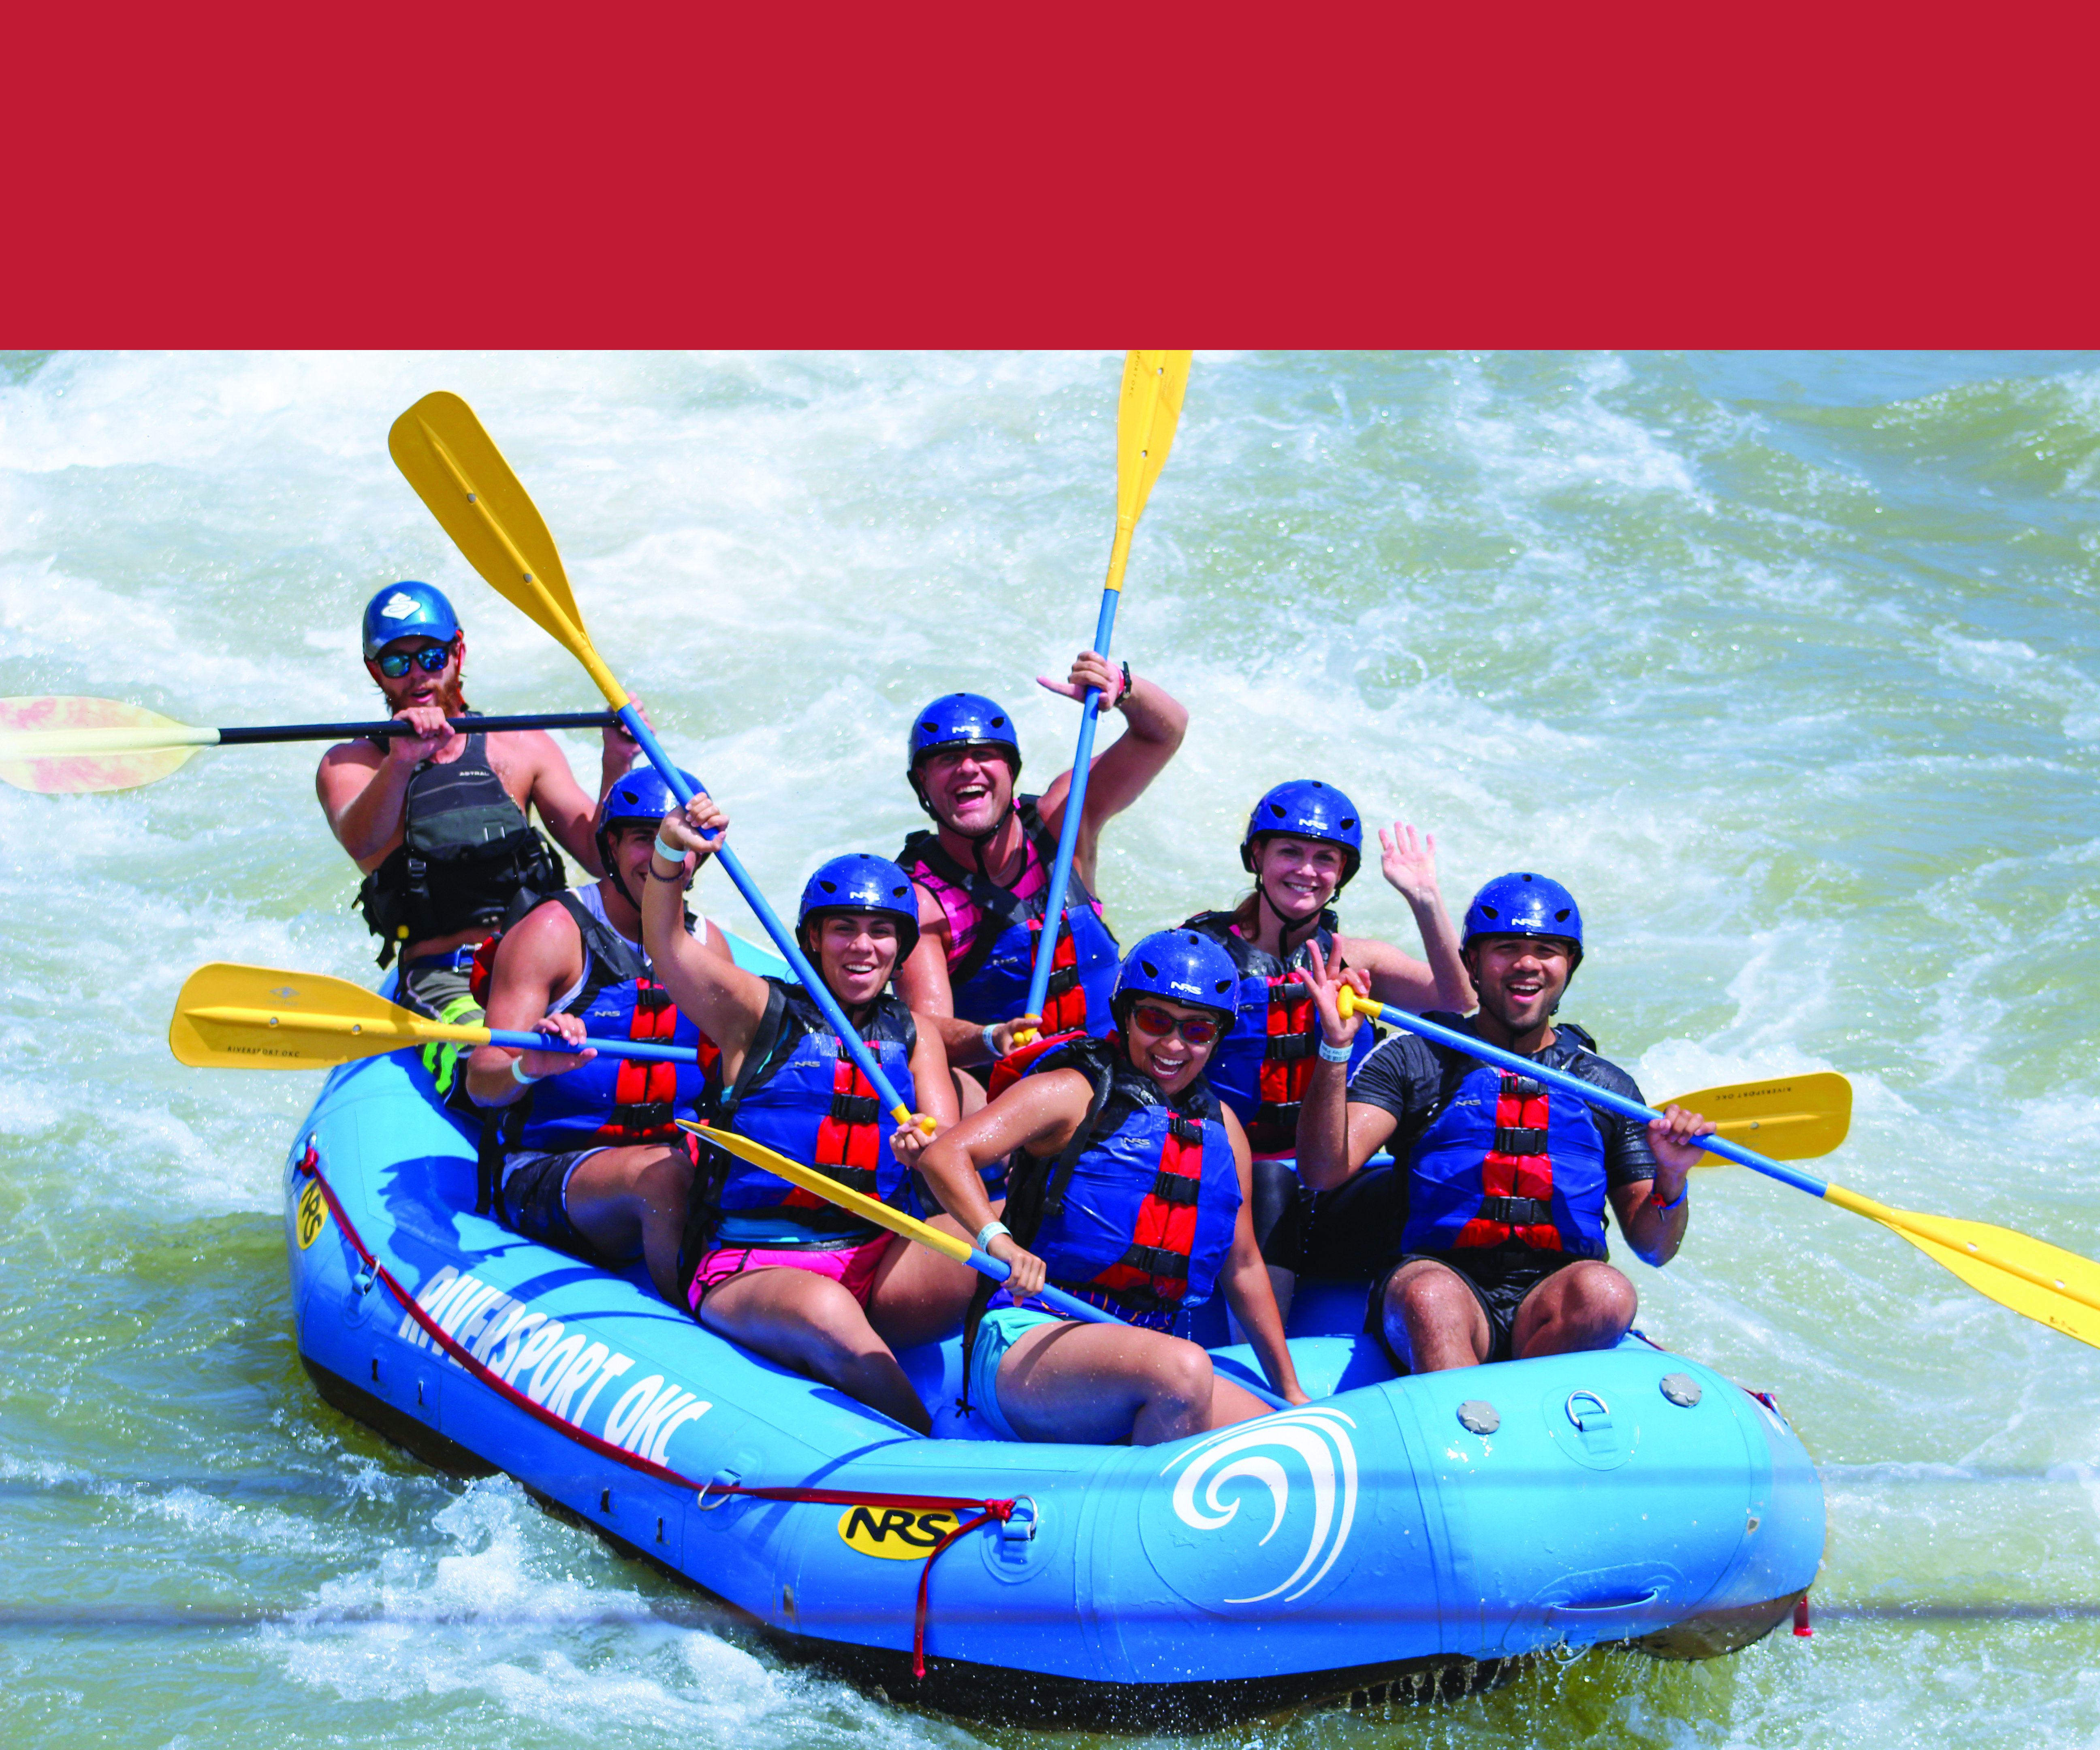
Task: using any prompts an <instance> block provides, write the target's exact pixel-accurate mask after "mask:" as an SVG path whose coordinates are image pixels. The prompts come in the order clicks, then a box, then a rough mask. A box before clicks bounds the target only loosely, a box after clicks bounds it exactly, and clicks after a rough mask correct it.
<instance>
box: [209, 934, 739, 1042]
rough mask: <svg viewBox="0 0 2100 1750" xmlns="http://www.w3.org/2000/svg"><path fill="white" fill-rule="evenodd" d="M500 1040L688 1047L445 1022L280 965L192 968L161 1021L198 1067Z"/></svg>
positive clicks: (221, 963) (340, 982)
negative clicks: (570, 1038)
mask: <svg viewBox="0 0 2100 1750" xmlns="http://www.w3.org/2000/svg"><path fill="white" fill-rule="evenodd" d="M437 1043H456V1044H460V1045H507V1046H510V1047H513V1048H514V1049H516V1050H522V1051H582V1050H584V1049H585V1047H593V1048H594V1049H595V1050H596V1051H598V1054H599V1055H600V1056H603V1057H636V1058H642V1059H645V1060H647V1061H650V1062H652V1063H678V1064H690V1063H697V1062H699V1052H698V1051H695V1050H694V1049H693V1048H692V1047H690V1046H687V1045H649V1044H646V1043H640V1042H637V1041H635V1040H633V1039H586V1040H585V1041H584V1043H583V1044H582V1045H571V1044H569V1043H568V1042H567V1040H564V1039H554V1038H549V1037H548V1036H547V1035H546V1034H544V1033H518V1032H514V1031H511V1030H509V1029H491V1028H487V1027H454V1026H448V1025H446V1024H445V1023H444V1022H443V1021H437V1020H431V1019H430V1017H429V1016H424V1015H418V1014H417V1013H415V1012H414V1011H412V1010H411V1009H405V1008H403V1007H401V1006H400V1005H399V1003H389V1002H388V1001H387V1000H386V998H384V997H382V996H381V995H380V994H378V993H377V991H372V990H366V989H364V986H363V985H353V984H351V982H350V981H348V980H347V979H342V978H329V977H327V976H324V974H322V973H320V972H286V971H285V970H284V969H283V968H279V967H270V966H236V965H233V964H232V963H229V962H227V961H224V960H219V961H214V963H212V964H210V965H209V966H201V967H199V968H197V969H196V971H195V972H192V973H191V974H190V976H188V978H186V979H184V980H183V988H182V991H181V994H179V995H178V996H177V997H176V998H175V1012H174V1019H173V1020H170V1022H169V1023H168V1049H169V1050H170V1051H173V1052H174V1054H175V1056H176V1057H177V1059H178V1060H180V1061H181V1062H183V1063H186V1064H188V1065H190V1066H191V1067H192V1069H333V1068H334V1067H335V1065H337V1064H347V1063H355V1061H356V1060H358V1059H359V1058H360V1057H377V1056H381V1055H382V1054H383V1053H385V1052H387V1051H401V1050H404V1048H406V1047H410V1046H419V1045H431V1044H437Z"/></svg>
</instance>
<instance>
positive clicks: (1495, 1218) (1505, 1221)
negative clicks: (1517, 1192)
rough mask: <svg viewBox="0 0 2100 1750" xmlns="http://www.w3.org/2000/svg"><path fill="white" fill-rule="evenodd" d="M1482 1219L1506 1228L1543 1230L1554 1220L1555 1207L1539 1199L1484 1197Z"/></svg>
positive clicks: (1481, 1202)
mask: <svg viewBox="0 0 2100 1750" xmlns="http://www.w3.org/2000/svg"><path fill="white" fill-rule="evenodd" d="M1480 1220H1482V1221H1492V1222H1498V1223H1501V1224H1502V1226H1503V1227H1505V1228H1542V1227H1546V1226H1548V1225H1550V1224H1551V1222H1552V1220H1553V1206H1552V1205H1551V1204H1550V1203H1542V1202H1541V1201H1539V1200H1538V1199H1537V1197H1482V1198H1481V1199H1480Z"/></svg>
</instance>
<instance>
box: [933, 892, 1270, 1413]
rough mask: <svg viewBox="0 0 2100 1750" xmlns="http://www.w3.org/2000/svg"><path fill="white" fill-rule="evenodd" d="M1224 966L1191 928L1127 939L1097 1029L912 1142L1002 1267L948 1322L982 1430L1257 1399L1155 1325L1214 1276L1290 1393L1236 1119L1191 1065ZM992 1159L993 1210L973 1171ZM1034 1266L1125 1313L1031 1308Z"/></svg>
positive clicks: (1257, 1409)
mask: <svg viewBox="0 0 2100 1750" xmlns="http://www.w3.org/2000/svg"><path fill="white" fill-rule="evenodd" d="M1237 982H1238V974H1237V971H1236V970H1235V968H1233V963H1232V961H1231V959H1229V957H1228V956H1227V955H1226V954H1225V952H1224V950H1223V949H1221V948H1220V947H1219V946H1217V944H1216V943H1215V942H1213V941H1208V940H1207V939H1206V938H1204V937H1201V936H1198V935H1197V934H1196V933H1195V932H1193V931H1189V930H1162V931H1161V932H1158V934H1156V935H1153V936H1148V937H1145V940H1144V941H1140V943H1139V944H1138V945H1137V946H1136V948H1134V949H1132V950H1131V953H1130V955H1129V957H1128V958H1127V959H1125V960H1124V962H1123V972H1122V976H1120V978H1119V979H1118V981H1117V985H1116V990H1115V995H1114V1001H1113V1003H1112V1012H1113V1014H1114V1019H1115V1021H1116V1025H1117V1030H1116V1031H1114V1033H1111V1034H1110V1035H1109V1037H1108V1038H1105V1039H1094V1038H1079V1039H1071V1040H1066V1041H1064V1042H1061V1043H1057V1044H1054V1045H1052V1047H1050V1048H1049V1049H1048V1050H1047V1051H1044V1052H1043V1054H1042V1055H1041V1056H1038V1057H1037V1058H1036V1059H1035V1060H1034V1061H1033V1062H1032V1063H1030V1065H1028V1067H1027V1069H1026V1071H1025V1072H1024V1073H1022V1075H1021V1078H1020V1079H1019V1080H1018V1081H1017V1082H1014V1083H1013V1084H1012V1086H1011V1087H1008V1088H1007V1089H1006V1090H1005V1091H1004V1092H1002V1093H1001V1094H999V1095H998V1097H997V1098H995V1100H993V1101H992V1102H991V1104H990V1105H988V1106H987V1107H986V1108H985V1109H984V1110H983V1111H982V1112H980V1113H977V1114H976V1115H975V1116H973V1117H969V1118H967V1119H965V1120H964V1122H962V1123H960V1125H958V1126H956V1127H955V1129H953V1130H952V1131H948V1132H946V1134H945V1135H941V1136H937V1137H936V1138H935V1139H934V1140H933V1142H932V1143H930V1144H928V1145H927V1148H926V1149H925V1152H924V1153H923V1154H921V1155H920V1157H919V1170H920V1172H922V1173H923V1174H924V1175H925V1176H926V1178H927V1179H928V1180H929V1182H930V1183H931V1184H932V1185H933V1189H934V1191H935V1193H936V1194H937V1196H938V1197H940V1199H941V1201H942V1204H943V1205H944V1206H946V1208H947V1209H948V1210H949V1211H950V1212H951V1214H954V1215H955V1216H956V1217H957V1219H960V1221H961V1223H962V1224H963V1225H964V1227H965V1228H969V1229H972V1230H973V1231H975V1232H976V1233H977V1245H979V1246H980V1247H981V1248H982V1249H983V1250H986V1251H988V1252H990V1254H991V1255H992V1256H993V1257H995V1258H997V1259H1000V1260H1001V1261H1002V1262H1003V1263H1005V1264H1006V1265H1007V1266H1008V1267H1009V1269H1010V1270H1011V1272H1012V1275H1011V1276H1010V1277H1009V1279H1008V1281H1007V1282H1006V1283H1005V1284H1004V1285H1001V1286H999V1287H998V1288H997V1289H993V1288H992V1285H990V1284H989V1283H986V1284H984V1285H982V1286H981V1288H980V1290H979V1294H978V1296H977V1300H976V1302H975V1303H973V1306H972V1307H971V1316H970V1318H969V1320H968V1322H967V1324H966V1325H965V1327H964V1379H965V1382H966V1384H967V1391H966V1395H965V1402H966V1404H967V1405H968V1408H971V1409H973V1410H974V1411H975V1412H977V1413H979V1414H981V1415H982V1416H983V1417H984V1418H985V1421H986V1423H987V1424H988V1425H989V1426H990V1428H991V1430H993V1431H994V1432H995V1433H996V1434H998V1435H999V1436H1000V1437H1001V1438H1003V1439H1020V1440H1076V1441H1088V1442H1113V1441H1117V1440H1122V1439H1128V1440H1130V1441H1131V1442H1132V1444H1136V1445H1139V1446H1149V1445H1153V1444H1157V1443H1158V1442H1159V1441H1162V1440H1173V1439H1180V1438H1181V1437H1182V1436H1183V1435H1189V1434H1198V1433H1202V1431H1204V1430H1207V1429H1211V1428H1220V1427H1224V1426H1226V1425H1227V1424H1229V1423H1231V1422H1244V1421H1246V1420H1247V1419H1248V1418H1249V1417H1255V1416H1260V1415H1264V1414H1266V1413H1267V1406H1266V1405H1264V1404H1263V1403H1262V1401H1261V1400H1260V1399H1258V1398H1256V1397H1255V1395H1253V1394H1252V1393H1251V1392H1249V1391H1244V1390H1242V1388H1241V1387H1240V1386H1237V1385H1234V1384H1233V1383H1232V1382H1231V1381H1229V1380H1227V1379H1224V1378H1220V1377H1219V1376H1218V1375H1217V1374H1215V1373H1214V1372H1213V1371H1212V1369H1211V1358H1210V1356H1209V1355H1207V1353H1206V1352H1205V1351H1203V1350H1202V1348H1200V1347H1198V1346H1197V1345H1196V1344H1194V1343H1193V1342H1188V1341H1186V1340H1185V1339H1184V1338H1179V1337H1176V1336H1174V1335H1173V1334H1172V1328H1173V1325H1174V1323H1175V1321H1176V1318H1177V1316H1179V1315H1180V1313H1181V1312H1182V1311H1184V1310H1185V1309H1187V1308H1190V1307H1195V1306H1198V1305H1200V1304H1201V1303H1202V1302H1203V1301H1205V1300H1207V1298H1209V1297H1210V1295H1211V1293H1212V1292H1213V1291H1214V1290H1215V1289H1219V1288H1222V1289H1224V1294H1225V1298H1226V1299H1227V1300H1228V1302H1229V1303H1230V1304H1231V1306H1232V1308H1233V1311H1234V1312H1235V1313H1237V1315H1238V1316H1239V1318H1240V1320H1241V1322H1242V1324H1243V1325H1245V1327H1246V1331H1247V1334H1248V1337H1249V1338H1250V1339H1251V1342H1253V1344H1254V1347H1255V1353H1256V1354H1257V1355H1260V1358H1261V1364H1262V1367H1263V1369H1264V1372H1265V1373H1267V1374H1268V1379H1269V1382H1270V1384H1271V1385H1273V1386H1274V1387H1275V1388H1276V1390H1277V1391H1278V1392H1280V1393H1281V1394H1282V1395H1283V1396H1284V1397H1285V1398H1286V1399H1287V1400H1289V1401H1290V1402H1291V1403H1293V1404H1302V1403H1304V1402H1305V1401H1306V1399H1305V1395H1304V1392H1303V1391H1300V1390H1299V1385H1298V1376H1297V1374H1296V1373H1295V1371H1294V1370H1293V1369H1292V1367H1291V1363H1290V1351H1289V1350H1288V1349H1286V1347H1284V1342H1283V1321H1282V1318H1281V1317H1280V1316H1278V1314H1277V1310H1276V1299H1275V1296H1274V1295H1273V1294H1272V1293H1271V1292H1270V1289H1269V1284H1268V1275H1267V1273H1266V1272H1264V1269H1263V1268H1262V1262H1261V1253H1260V1250H1259V1249H1258V1248H1257V1247H1256V1245H1255V1238H1254V1229H1253V1227H1252V1224H1251V1223H1250V1221H1249V1219H1248V1213H1247V1211H1248V1193H1249V1184H1248V1174H1249V1156H1248V1152H1247V1144H1246V1133H1245V1132H1244V1131H1242V1130H1241V1128H1240V1124H1239V1121H1238V1119H1237V1118H1235V1117H1233V1115H1232V1113H1230V1112H1229V1111H1228V1110H1226V1109H1224V1107H1222V1106H1220V1104H1219V1103H1218V1101H1217V1099H1216V1097H1215V1095H1213V1094H1212V1093H1211V1090H1210V1088H1209V1087H1208V1085H1207V1083H1206V1082H1204V1080H1203V1071H1204V1069H1205V1066H1206V1065H1207V1064H1208V1062H1209V1060H1210V1058H1211V1052H1212V1051H1214V1050H1215V1048H1216V1046H1217V1043H1218V1040H1219V1038H1220V1035H1221V1034H1222V1033H1223V1032H1224V1029H1225V1028H1226V1027H1228V1026H1229V1025H1230V1024H1231V1021H1232V1019H1233V993H1234V990H1235V988H1236V986H1237ZM1001 1156H1008V1157H1010V1161H1011V1164H1010V1166H1009V1167H1008V1175H1009V1177H1008V1183H1009V1186H1010V1190H1009V1193H1008V1201H1007V1205H1006V1210H1005V1215H1006V1219H1005V1220H1004V1221H1000V1220H996V1219H994V1218H993V1215H992V1212H991V1206H990V1203H988V1202H987V1201H986V1198H985V1192H984V1184H983V1181H982V1179H981V1178H980V1177H979V1170H980V1169H981V1168H982V1167H983V1166H986V1165H987V1164H988V1163H990V1162H993V1161H995V1160H997V1159H998V1158H999V1157H1001ZM1046 1281H1047V1282H1050V1283H1052V1284H1054V1285H1056V1286H1057V1287H1059V1288H1061V1289H1065V1291H1066V1292H1067V1293H1069V1294H1075V1295H1078V1296H1079V1298H1082V1299H1083V1300H1087V1301H1089V1302H1091V1303H1093V1304H1094V1305H1096V1306H1099V1307H1105V1308H1106V1309H1107V1310H1109V1311H1113V1312H1114V1313H1116V1314H1117V1315H1118V1317H1120V1318H1121V1319H1123V1320H1125V1321H1126V1322H1125V1323H1123V1324H1122V1325H1091V1324H1085V1323H1082V1322H1080V1321H1079V1320H1066V1319H1064V1318H1061V1317H1060V1316H1058V1315H1057V1314H1055V1313H1052V1312H1049V1311H1044V1310H1043V1308H1042V1307H1041V1305H1040V1303H1036V1302H1033V1301H1031V1300H1030V1296H1031V1295H1033V1294H1035V1291H1036V1290H1037V1289H1040V1288H1041V1287H1042V1286H1043V1284H1044V1283H1045V1282H1046Z"/></svg>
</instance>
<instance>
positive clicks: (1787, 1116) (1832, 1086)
mask: <svg viewBox="0 0 2100 1750" xmlns="http://www.w3.org/2000/svg"><path fill="white" fill-rule="evenodd" d="M1656 1104H1657V1107H1658V1108H1660V1107H1663V1106H1682V1107H1683V1108H1684V1109H1685V1110H1686V1111H1687V1112H1696V1113H1699V1114H1700V1115H1701V1117H1708V1118H1711V1119H1712V1120H1713V1121H1714V1123H1715V1124H1716V1125H1718V1126H1719V1130H1718V1135H1721V1136H1723V1137H1725V1138H1726V1139H1727V1140H1728V1141H1730V1142H1732V1143H1736V1144H1740V1146H1741V1147H1743V1148H1754V1149H1755V1150H1756V1151H1757V1152H1758V1153H1759V1154H1762V1155H1765V1156H1767V1157H1770V1158H1771V1159H1772V1160H1775V1161H1809V1160H1813V1159H1814V1158H1815V1157H1816V1156H1817V1155H1820V1154H1828V1153H1830V1151H1831V1150H1832V1149H1833V1148H1836V1147H1837V1146H1838V1144H1840V1143H1842V1142H1843V1141H1844V1139H1845V1136H1846V1132H1847V1131H1850V1130H1851V1127H1852V1084H1851V1082H1848V1081H1846V1079H1845V1078H1844V1077H1842V1076H1841V1075H1839V1074H1838V1072H1837V1071H1836V1070H1834V1069H1819V1070H1816V1071H1815V1072H1813V1073H1810V1074H1807V1075H1798V1076H1774V1077H1773V1078H1771V1079H1770V1080H1769V1081H1765V1082H1736V1083H1733V1084H1732V1085H1731V1086H1729V1087H1705V1088H1701V1089H1700V1091H1698V1092H1697V1093H1696V1094H1679V1095H1678V1096H1677V1097H1676V1098H1675V1099H1674V1100H1657V1102H1656ZM1699 1164H1700V1165H1701V1166H1727V1164H1728V1163H1727V1162H1726V1161H1724V1160H1723V1159H1722V1158H1721V1157H1720V1156H1718V1154H1709V1155H1701V1157H1700V1159H1699Z"/></svg>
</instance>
